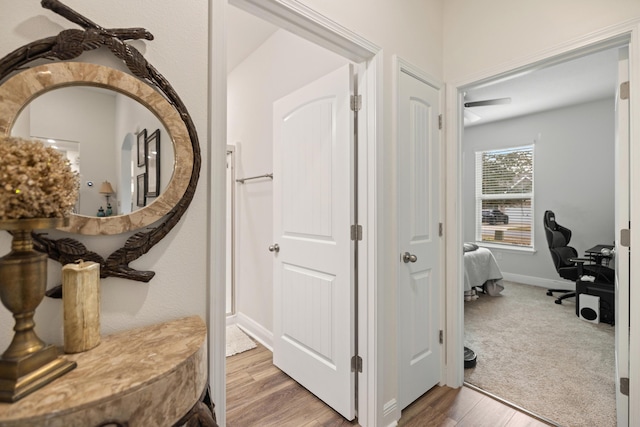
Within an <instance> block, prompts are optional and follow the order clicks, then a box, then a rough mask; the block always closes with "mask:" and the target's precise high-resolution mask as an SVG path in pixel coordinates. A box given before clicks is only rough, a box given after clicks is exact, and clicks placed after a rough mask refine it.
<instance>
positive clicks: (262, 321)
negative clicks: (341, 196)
mask: <svg viewBox="0 0 640 427" xmlns="http://www.w3.org/2000/svg"><path fill="white" fill-rule="evenodd" d="M236 3H237V4H238V5H239V6H241V7H242V8H243V9H246V10H251V7H247V4H248V3H252V2H244V1H238V2H235V3H234V2H232V6H233V5H235V4H236ZM259 3H260V4H261V3H262V2H259ZM274 7H281V8H287V6H286V5H275V6H274ZM230 9H231V8H230ZM254 12H255V13H256V15H257V16H261V17H263V15H264V14H266V15H267V16H266V18H267V19H269V18H268V15H269V12H265V11H263V10H262V9H261V11H258V12H256V11H255V10H253V11H252V13H254ZM290 13H291V11H289V12H286V13H285V15H286V14H290ZM294 14H295V13H294ZM281 16H282V15H280V17H281ZM311 17H312V20H314V19H313V15H311ZM289 18H290V19H289V20H287V27H288V29H290V30H292V32H294V33H297V34H300V33H301V35H303V37H304V36H305V35H306V36H309V35H310V33H311V31H310V29H309V28H308V27H309V26H311V27H314V26H315V28H314V30H313V33H314V41H318V40H319V39H318V34H320V35H321V37H320V39H322V40H319V41H320V42H321V43H320V44H322V45H323V46H325V47H324V49H328V51H331V52H336V51H339V52H340V55H339V56H340V58H341V61H342V62H343V63H344V62H353V63H355V64H356V69H357V75H358V79H359V80H358V87H359V88H361V89H362V93H363V97H364V101H363V109H362V111H361V114H362V120H361V121H360V122H359V124H358V130H359V133H360V134H361V135H363V136H364V137H362V138H361V140H360V141H359V145H360V144H361V145H362V147H363V148H362V149H359V151H360V157H359V158H360V161H359V167H358V172H357V173H358V185H359V186H361V187H362V188H363V189H364V190H365V191H363V192H362V193H361V197H359V199H358V205H359V206H358V208H359V210H360V212H362V213H363V220H362V222H361V224H362V225H363V230H364V236H363V242H362V243H361V246H360V248H359V256H360V262H359V270H358V278H359V281H360V283H361V286H362V288H363V290H364V291H363V292H359V293H358V301H357V304H358V306H359V308H360V309H359V310H358V322H359V323H361V324H363V325H365V324H371V319H372V318H373V314H374V313H375V309H374V307H373V306H372V304H373V302H374V300H373V299H372V297H371V293H372V292H375V286H374V285H373V284H372V282H371V281H370V280H372V279H373V277H374V276H375V274H374V273H375V270H376V269H377V267H374V265H375V263H373V262H372V259H373V256H374V254H375V251H374V246H373V242H374V241H375V239H374V236H375V231H376V226H375V216H374V215H373V209H374V208H375V206H374V203H375V200H374V199H373V198H372V196H371V194H375V190H374V189H373V186H371V185H369V186H367V182H368V181H371V179H373V177H375V176H376V174H377V172H376V168H375V157H376V153H375V152H376V150H378V148H377V147H378V144H377V135H378V130H377V124H376V123H375V121H374V120H372V119H373V117H374V116H375V114H379V112H377V111H375V109H376V108H377V107H376V103H375V99H376V98H377V97H376V96H373V95H375V94H376V92H377V90H378V88H377V79H378V76H377V75H376V73H375V70H376V68H377V62H378V61H377V60H376V59H375V55H376V53H377V51H378V48H377V47H375V46H373V45H367V44H366V43H365V44H363V43H364V41H363V40H362V39H361V38H358V37H355V36H353V35H351V34H350V33H349V32H348V31H346V30H345V31H346V32H345V31H342V30H344V29H341V31H340V34H341V35H340V40H337V36H328V34H329V33H337V31H336V30H335V29H333V28H332V26H333V25H335V24H331V23H326V22H325V21H322V22H321V20H320V19H319V18H318V19H316V20H315V21H317V22H316V23H314V22H309V21H306V22H303V23H301V22H299V21H298V22H296V21H297V20H298V18H296V17H295V16H289ZM308 18H309V16H307V18H305V19H307V20H308ZM269 20H271V19H269ZM276 21H278V22H279V23H282V19H281V18H279V19H277V20H276ZM291 24H294V25H291ZM296 25H297V26H298V30H299V31H297V30H296V28H295V26H296ZM318 29H320V32H319V33H318ZM284 35H287V37H289V36H291V34H289V33H287V32H286V31H285V30H278V31H276V32H275V33H274V34H273V37H281V38H282V37H284ZM345 35H346V39H347V48H346V49H345ZM332 37H334V39H333V40H332V39H331V38H332ZM270 38H271V37H269V38H266V40H265V39H263V40H262V42H264V43H263V45H262V46H261V47H268V46H266V45H267V43H269V40H270ZM289 43H296V42H293V41H291V40H289ZM315 48H316V49H319V47H318V46H317V45H315ZM267 59H268V60H269V61H270V64H279V60H280V59H283V60H286V59H285V58H284V57H282V58H281V57H278V58H275V57H269V58H267ZM322 66H326V63H324V64H322ZM336 68H337V67H336ZM236 71H239V70H236ZM256 71H260V72H262V74H263V77H266V76H264V74H269V72H274V70H273V69H272V68H271V67H270V65H268V66H266V67H263V68H261V69H260V70H256ZM274 74H275V75H278V73H275V72H274ZM279 75H280V77H283V76H284V77H283V78H285V79H289V80H290V81H289V82H288V83H292V81H293V80H295V79H296V78H298V76H297V74H296V73H292V72H282V71H281V72H279ZM233 78H234V77H228V80H229V83H230V84H232V82H231V80H232V79H233ZM272 89H274V87H273V86H270V85H268V84H267V85H262V86H261V87H260V88H259V91H261V92H265V91H266V92H268V91H270V90H272ZM228 98H229V107H228V108H229V109H233V108H236V107H237V108H239V109H240V110H241V112H242V114H245V115H247V116H248V117H250V118H251V119H252V120H254V121H255V122H254V123H252V125H251V126H249V127H258V125H261V123H260V121H264V120H268V121H270V120H271V117H270V116H269V117H267V118H266V119H265V118H264V117H263V116H260V115H253V114H251V111H250V110H251V108H253V107H254V106H255V105H254V104H255V102H256V101H255V99H256V98H255V97H254V98H253V99H251V100H250V101H249V102H245V103H242V104H241V105H236V106H234V105H232V103H233V101H232V99H233V96H232V95H231V93H229V96H228ZM228 113H229V114H231V110H229V112H228ZM230 120H231V119H230ZM245 130H247V129H246V128H245ZM248 130H251V129H248ZM270 134H271V132H270V131H269V132H263V133H262V134H258V135H255V137H254V136H252V137H250V138H248V137H246V136H242V137H238V136H235V135H232V134H231V133H229V134H228V140H231V141H234V143H235V148H236V165H237V169H236V176H237V177H238V178H243V177H245V176H254V175H262V174H268V173H270V172H271V168H255V169H254V166H256V165H259V161H263V162H264V161H267V160H268V159H269V161H270V159H271V149H270V146H269V144H265V138H269V137H270ZM235 141H237V142H235ZM250 144H251V145H252V150H253V149H257V150H258V151H256V152H253V153H249V148H248V147H249V145H250ZM263 165H264V163H263ZM269 185H271V182H270V180H268V179H265V180H263V181H260V180H256V181H254V182H252V184H249V183H248V182H247V183H246V184H243V191H245V192H247V193H251V196H252V197H256V198H259V197H263V198H264V200H263V201H266V199H267V197H266V193H265V191H264V189H265V188H268V186H269ZM236 189H237V190H238V191H237V193H236V195H237V197H236V200H237V202H236V206H237V214H236V218H237V219H238V225H237V227H236V229H237V230H238V233H237V236H236V237H237V238H236V243H237V245H236V247H237V249H236V254H239V253H242V258H245V257H246V256H247V255H250V254H248V253H247V252H245V251H243V250H242V249H241V247H240V245H242V239H243V237H246V236H243V230H242V224H241V221H243V215H247V213H248V212H250V213H251V214H255V213H259V214H261V215H263V216H264V217H266V218H263V220H265V219H266V220H267V222H268V223H270V222H271V221H270V215H271V213H270V212H271V207H270V206H269V208H268V209H263V210H253V211H251V210H248V209H243V203H245V202H246V199H244V200H243V195H242V194H241V191H240V187H239V186H237V188H236ZM266 191H267V192H268V191H269V190H266ZM245 196H246V194H245ZM245 219H246V218H245ZM247 224H249V225H252V226H253V228H249V229H246V228H245V231H244V233H245V234H246V233H247V232H256V231H258V232H262V231H264V230H262V229H261V228H260V227H255V225H256V224H255V223H253V224H252V223H250V222H245V225H247ZM267 231H268V230H267ZM264 234H265V236H266V237H265V238H264V239H263V240H264V242H263V243H264V244H257V245H254V248H253V249H252V250H255V253H259V254H260V256H264V258H265V259H266V260H267V261H268V262H269V263H271V259H272V258H271V257H270V256H272V254H270V253H269V251H268V247H269V246H272V245H273V242H272V241H271V240H272V236H271V234H270V233H264ZM253 237H254V238H255V237H256V236H255V233H254V236H253ZM236 259H237V260H238V261H237V263H236V264H237V266H236V268H235V271H236V273H237V275H236V283H237V292H236V297H237V298H236V320H238V321H239V322H245V323H244V325H243V326H247V328H246V329H247V330H249V331H250V332H252V334H254V336H256V337H257V338H258V339H260V340H262V341H263V342H265V343H268V342H269V341H270V338H269V334H270V332H271V325H270V323H271V316H270V314H269V313H266V310H264V308H265V307H264V306H271V304H269V303H267V304H265V302H266V300H265V299H264V298H263V299H261V297H263V296H264V295H265V285H269V283H270V281H271V274H267V275H266V276H267V277H260V276H259V275H258V276H257V277H258V280H256V281H255V283H252V285H253V286H254V288H253V290H255V291H256V292H254V293H253V294H251V292H249V293H247V294H245V292H246V288H243V283H244V282H243V281H242V275H243V274H244V275H245V278H246V275H247V274H248V273H250V272H249V271H248V269H249V268H255V266H252V265H250V264H249V263H247V262H244V263H243V264H242V265H241V262H242V261H240V257H237V258H236ZM256 270H257V268H256ZM267 281H268V282H267ZM268 287H270V285H269V286H268ZM246 296H250V298H249V299H246V298H245V297H246ZM251 298H252V299H253V303H251V302H250V303H249V304H254V305H253V307H252V308H250V310H253V311H252V316H255V317H260V316H262V317H261V318H258V319H256V318H254V317H251V316H245V313H243V304H244V302H247V301H251ZM261 304H262V305H263V306H262V307H260V305H261ZM261 310H262V311H261ZM367 322H368V323H367ZM265 326H267V327H265ZM367 330H371V329H367ZM358 344H359V347H360V349H361V351H360V355H361V356H363V358H364V357H367V354H369V353H371V352H372V351H375V350H376V349H375V348H373V347H372V345H373V342H372V341H369V337H367V336H362V335H361V336H359V337H358ZM214 347H215V344H214ZM375 365H376V364H375V363H374V362H373V361H371V363H368V364H366V365H365V372H363V373H362V374H359V379H360V381H359V384H358V388H359V390H364V392H363V393H360V403H359V405H358V408H359V411H358V419H359V420H360V422H361V423H362V422H364V423H365V424H366V420H367V417H371V416H372V415H373V411H374V405H373V404H372V403H371V401H372V400H374V399H375V396H374V395H373V394H371V393H367V390H368V387H369V386H368V382H367V381H368V378H369V377H371V379H372V380H373V379H374V378H373V375H372V374H373V373H374V372H376V367H375ZM214 368H215V361H214ZM218 369H220V368H219V366H218ZM214 370H215V369H214ZM219 407H220V406H219ZM220 409H222V410H224V408H220Z"/></svg>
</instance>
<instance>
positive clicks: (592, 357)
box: [464, 281, 616, 427]
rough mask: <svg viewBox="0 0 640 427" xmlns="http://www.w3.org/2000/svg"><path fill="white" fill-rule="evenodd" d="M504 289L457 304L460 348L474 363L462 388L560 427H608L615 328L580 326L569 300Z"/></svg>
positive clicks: (512, 286)
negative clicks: (459, 307) (462, 329)
mask: <svg viewBox="0 0 640 427" xmlns="http://www.w3.org/2000/svg"><path fill="white" fill-rule="evenodd" d="M504 286H505V289H504V290H503V291H502V293H501V295H500V296H497V297H491V296H488V295H484V294H482V295H480V297H479V298H478V299H476V300H472V301H466V302H465V303H464V315H465V346H467V347H469V348H471V349H472V350H474V351H475V352H476V354H477V357H478V359H477V365H476V367H475V368H472V369H465V381H466V382H468V383H470V384H473V385H475V386H477V387H479V388H481V389H483V390H486V391H488V392H490V393H492V394H495V395H497V396H499V397H501V398H503V399H505V400H507V401H509V402H511V403H514V404H516V405H518V406H521V407H522V408H525V409H527V410H529V411H531V412H533V413H536V414H538V415H541V416H543V417H545V418H548V419H550V420H553V421H555V422H556V423H558V424H559V425H562V426H571V427H582V426H585V427H586V426H589V427H591V426H599V427H609V426H612V427H613V426H615V425H616V407H615V377H614V375H615V355H614V350H615V344H614V341H615V328H614V327H613V326H611V325H608V324H604V323H601V324H593V323H589V322H585V321H583V320H580V319H579V318H578V317H577V316H576V314H575V302H574V299H573V298H572V299H569V300H565V301H564V302H563V304H562V305H558V304H554V301H553V298H552V297H549V296H547V295H546V289H545V288H541V287H536V286H529V285H522V284H518V283H513V282H506V281H505V282H504Z"/></svg>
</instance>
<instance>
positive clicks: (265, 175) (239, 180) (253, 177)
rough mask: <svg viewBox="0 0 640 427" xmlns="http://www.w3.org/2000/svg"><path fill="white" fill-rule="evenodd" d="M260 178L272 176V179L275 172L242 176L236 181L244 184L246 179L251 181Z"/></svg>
mask: <svg viewBox="0 0 640 427" xmlns="http://www.w3.org/2000/svg"><path fill="white" fill-rule="evenodd" d="M258 178H271V179H273V174H272V173H265V174H264V175H258V176H250V177H249V178H240V179H236V182H239V183H240V184H244V182H245V181H249V180H250V179H258Z"/></svg>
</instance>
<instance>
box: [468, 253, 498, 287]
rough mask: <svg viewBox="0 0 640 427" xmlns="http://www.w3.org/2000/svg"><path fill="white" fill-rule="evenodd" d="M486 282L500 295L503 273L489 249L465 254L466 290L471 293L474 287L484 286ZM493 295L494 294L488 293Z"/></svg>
mask: <svg viewBox="0 0 640 427" xmlns="http://www.w3.org/2000/svg"><path fill="white" fill-rule="evenodd" d="M486 282H489V284H490V285H494V284H495V285H498V286H497V289H495V288H496V287H494V286H492V287H493V288H494V290H495V291H497V292H496V293H499V292H500V291H501V290H502V289H504V287H502V272H501V271H500V268H499V267H498V263H497V262H496V259H495V258H494V257H493V254H492V253H491V251H490V250H489V249H487V248H478V249H476V250H475V251H471V252H465V253H464V290H465V292H467V291H471V289H472V288H473V287H474V286H482V285H484V284H485V283H486ZM488 293H489V294H492V292H488Z"/></svg>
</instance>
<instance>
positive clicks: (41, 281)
mask: <svg viewBox="0 0 640 427" xmlns="http://www.w3.org/2000/svg"><path fill="white" fill-rule="evenodd" d="M65 222H68V220H66V221H65V219H64V218H34V219H15V220H5V221H0V229H4V230H8V231H11V232H12V235H13V240H12V242H11V252H9V253H8V254H7V255H5V256H4V257H2V258H0V300H2V304H3V305H4V306H5V307H6V308H8V309H9V311H11V312H12V313H13V317H14V319H15V321H16V323H15V326H14V328H13V330H14V331H15V333H14V336H13V340H12V341H11V344H10V345H9V347H8V348H7V350H6V351H5V352H4V353H3V354H2V358H0V401H2V402H15V401H16V400H18V399H21V398H22V397H24V396H26V395H28V394H29V393H31V392H33V391H35V390H37V389H39V388H40V387H43V386H44V385H46V384H48V383H49V382H51V381H53V380H54V379H56V378H58V377H60V376H61V375H63V374H65V373H67V372H69V371H70V370H72V369H73V368H75V367H76V363H75V362H70V361H67V360H65V359H63V358H61V357H59V356H58V350H57V349H56V348H55V347H54V346H53V345H47V344H45V343H44V342H43V341H42V340H41V339H40V338H38V336H37V335H36V333H35V331H34V326H35V322H34V321H33V316H34V314H35V311H36V308H37V307H38V305H39V304H40V302H41V301H42V299H43V298H44V294H45V291H46V286H47V255H46V254H42V253H39V252H37V251H35V250H34V249H33V240H32V239H31V231H32V230H35V229H47V228H56V227H60V226H62V225H64V223H65Z"/></svg>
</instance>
